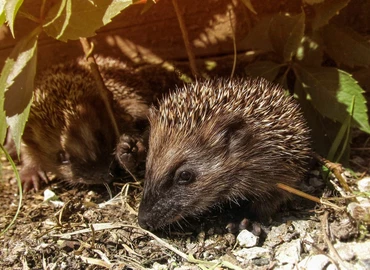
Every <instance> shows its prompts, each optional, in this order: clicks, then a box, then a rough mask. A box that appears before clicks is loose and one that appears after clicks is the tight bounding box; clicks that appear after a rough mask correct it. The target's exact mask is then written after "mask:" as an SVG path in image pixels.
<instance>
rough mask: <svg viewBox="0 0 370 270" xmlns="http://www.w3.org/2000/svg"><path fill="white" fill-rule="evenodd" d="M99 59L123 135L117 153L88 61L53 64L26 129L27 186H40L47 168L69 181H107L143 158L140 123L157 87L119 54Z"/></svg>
mask: <svg viewBox="0 0 370 270" xmlns="http://www.w3.org/2000/svg"><path fill="white" fill-rule="evenodd" d="M97 64H98V66H99V69H100V73H101V75H102V78H103V80H104V83H105V84H106V86H107V88H108V90H109V91H110V93H111V94H112V98H111V100H110V102H111V104H112V109H113V114H114V116H115V118H116V121H117V123H118V128H119V132H120V135H121V137H120V141H119V144H118V149H116V153H115V154H116V157H115V156H114V151H115V148H116V145H117V139H118V138H116V136H115V133H114V130H113V126H112V123H111V120H110V118H109V115H108V113H107V111H106V109H105V106H104V103H103V101H102V98H101V96H100V93H99V89H98V87H97V85H96V81H95V79H94V78H93V76H92V75H91V72H90V71H89V68H88V66H87V65H86V61H85V60H83V59H79V60H77V61H76V60H74V61H70V62H66V63H62V64H59V65H54V66H51V67H50V68H48V69H47V70H46V71H45V72H43V73H42V74H41V76H39V77H38V79H37V81H36V87H35V90H34V96H33V104H32V107H31V111H30V116H29V119H28V122H27V125H26V127H25V132H24V135H23V147H22V149H21V151H22V162H23V167H22V171H21V179H22V182H23V184H24V188H25V190H27V189H30V188H32V187H35V188H36V189H37V188H38V185H39V180H40V178H42V179H44V180H47V178H46V174H45V172H52V173H54V174H55V175H56V176H57V177H59V178H61V179H64V180H65V181H67V183H69V184H70V185H76V184H103V183H109V182H111V181H113V180H114V179H117V178H120V177H121V176H122V173H123V172H124V171H125V170H124V169H126V170H128V171H132V170H134V169H135V166H136V164H137V163H138V162H140V154H141V153H139V152H140V149H139V148H140V146H141V145H145V139H144V138H143V137H144V136H145V135H144V131H143V130H142V128H145V126H146V124H145V123H146V122H147V112H148V109H149V104H151V103H152V102H153V100H155V98H156V96H155V94H156V93H155V92H153V91H152V87H151V86H150V85H149V84H148V83H146V80H144V79H143V77H142V76H140V75H138V74H136V73H135V72H134V71H133V69H131V68H129V67H128V66H127V65H126V64H124V63H122V62H120V61H119V60H117V59H113V58H108V57H98V58H97ZM143 147H144V146H143ZM143 147H141V148H143ZM144 148H145V147H144ZM144 150H145V149H144ZM144 150H143V151H144ZM142 156H143V157H144V156H145V153H142ZM121 167H123V168H121Z"/></svg>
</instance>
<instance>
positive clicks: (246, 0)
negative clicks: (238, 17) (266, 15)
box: [241, 0, 257, 14]
mask: <svg viewBox="0 0 370 270" xmlns="http://www.w3.org/2000/svg"><path fill="white" fill-rule="evenodd" d="M241 1H242V2H243V4H244V5H245V6H246V7H247V8H248V9H249V10H250V11H252V12H253V13H254V14H257V12H256V10H255V9H254V7H253V5H252V2H251V0H241Z"/></svg>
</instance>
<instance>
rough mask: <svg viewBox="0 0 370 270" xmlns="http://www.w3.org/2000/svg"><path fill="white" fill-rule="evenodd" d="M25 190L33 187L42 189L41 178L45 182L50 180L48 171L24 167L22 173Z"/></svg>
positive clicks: (37, 189) (36, 189)
mask: <svg viewBox="0 0 370 270" xmlns="http://www.w3.org/2000/svg"><path fill="white" fill-rule="evenodd" d="M20 177H21V182H22V187H23V192H28V191H30V190H32V189H34V190H35V191H39V190H40V182H41V181H40V179H42V180H43V181H44V182H45V183H48V182H49V178H48V176H47V175H46V173H45V172H44V171H42V170H38V169H36V168H30V167H26V166H25V167H24V168H23V169H22V170H21V173H20Z"/></svg>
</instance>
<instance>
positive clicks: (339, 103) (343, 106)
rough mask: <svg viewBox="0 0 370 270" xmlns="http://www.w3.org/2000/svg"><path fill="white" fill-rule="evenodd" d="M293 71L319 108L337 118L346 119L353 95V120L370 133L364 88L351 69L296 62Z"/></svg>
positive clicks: (325, 113)
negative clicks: (348, 71)
mask: <svg viewBox="0 0 370 270" xmlns="http://www.w3.org/2000/svg"><path fill="white" fill-rule="evenodd" d="M294 72H295V74H296V77H297V81H298V82H299V83H300V84H301V85H302V88H303V89H304V90H305V92H306V93H307V94H309V96H310V98H311V102H312V105H313V106H314V107H315V108H316V110H318V111H319V112H320V113H321V114H322V115H323V116H326V117H328V118H330V119H332V120H334V121H339V122H341V123H343V122H344V121H345V120H346V118H347V117H348V115H349V114H350V113H351V104H352V99H353V97H354V98H355V108H354V110H353V124H354V126H357V127H359V128H360V129H362V130H363V131H365V132H367V133H370V125H369V119H368V115H367V106H366V99H365V97H364V96H363V92H364V91H363V90H362V88H361V87H360V86H359V85H358V84H357V82H356V80H354V79H353V78H352V76H351V75H350V74H349V73H347V72H345V71H343V70H340V69H336V68H330V67H322V68H304V67H302V66H298V65H294Z"/></svg>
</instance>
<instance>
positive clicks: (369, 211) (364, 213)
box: [347, 202, 370, 222]
mask: <svg viewBox="0 0 370 270" xmlns="http://www.w3.org/2000/svg"><path fill="white" fill-rule="evenodd" d="M347 212H348V213H349V214H350V215H351V216H352V217H353V218H354V219H355V220H361V221H364V222H370V204H367V203H361V204H359V203H357V202H351V203H350V204H348V206H347Z"/></svg>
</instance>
